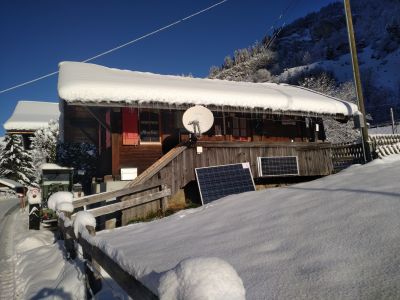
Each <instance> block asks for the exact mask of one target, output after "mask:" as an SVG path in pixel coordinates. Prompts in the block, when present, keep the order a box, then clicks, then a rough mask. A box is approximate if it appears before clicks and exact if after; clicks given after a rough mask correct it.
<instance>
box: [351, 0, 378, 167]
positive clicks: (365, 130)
mask: <svg viewBox="0 0 400 300" xmlns="http://www.w3.org/2000/svg"><path fill="white" fill-rule="evenodd" d="M344 8H345V12H346V23H347V33H348V36H349V46H350V54H351V61H352V65H353V76H354V84H355V86H356V94H357V103H358V109H359V111H360V112H361V113H362V118H361V120H360V121H361V122H360V123H361V124H360V125H361V137H362V144H363V152H364V161H365V162H368V161H371V160H372V157H371V149H370V147H369V144H368V128H367V124H366V118H365V106H364V96H363V92H362V86H361V77H360V69H359V66H358V57H357V49H356V41H355V38H354V27H353V19H352V14H351V7H350V0H344Z"/></svg>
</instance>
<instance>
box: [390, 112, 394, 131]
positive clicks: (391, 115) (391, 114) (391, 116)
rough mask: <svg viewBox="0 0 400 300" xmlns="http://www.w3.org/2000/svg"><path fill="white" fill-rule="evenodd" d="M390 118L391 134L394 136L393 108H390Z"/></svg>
mask: <svg viewBox="0 0 400 300" xmlns="http://www.w3.org/2000/svg"><path fill="white" fill-rule="evenodd" d="M390 118H391V119H392V133H393V134H394V115H393V107H391V108H390Z"/></svg>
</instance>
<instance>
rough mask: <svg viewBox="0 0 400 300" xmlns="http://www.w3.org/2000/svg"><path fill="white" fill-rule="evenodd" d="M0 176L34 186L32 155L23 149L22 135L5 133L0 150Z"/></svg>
mask: <svg viewBox="0 0 400 300" xmlns="http://www.w3.org/2000/svg"><path fill="white" fill-rule="evenodd" d="M0 177H6V178H8V179H12V180H15V181H17V182H19V183H21V184H23V185H25V186H35V185H36V183H35V175H34V166H33V163H32V157H31V155H30V153H29V152H28V151H26V150H25V149H24V146H23V142H22V136H21V135H18V134H13V135H6V137H5V139H4V148H3V149H2V150H1V152H0Z"/></svg>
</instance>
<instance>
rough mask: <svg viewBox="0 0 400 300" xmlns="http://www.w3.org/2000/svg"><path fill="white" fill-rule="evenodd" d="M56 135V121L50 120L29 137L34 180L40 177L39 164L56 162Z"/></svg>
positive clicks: (57, 130)
mask: <svg viewBox="0 0 400 300" xmlns="http://www.w3.org/2000/svg"><path fill="white" fill-rule="evenodd" d="M58 135H59V128H58V122H57V121H54V120H51V121H50V122H49V124H48V125H47V126H46V127H43V128H41V129H38V130H36V131H35V134H34V136H33V137H32V138H31V141H32V144H31V155H32V161H33V165H34V167H35V177H36V182H39V179H40V173H41V172H40V166H41V165H42V164H44V163H55V162H56V158H57V142H58Z"/></svg>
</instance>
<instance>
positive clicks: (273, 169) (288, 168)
mask: <svg viewBox="0 0 400 300" xmlns="http://www.w3.org/2000/svg"><path fill="white" fill-rule="evenodd" d="M257 164H258V174H259V176H260V177H266V176H286V175H299V163H298V157H297V156H281V157H257Z"/></svg>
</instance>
